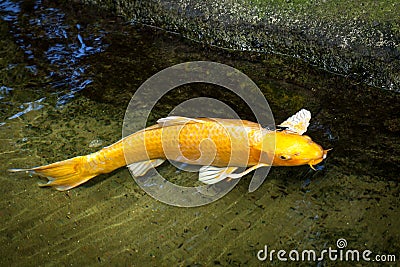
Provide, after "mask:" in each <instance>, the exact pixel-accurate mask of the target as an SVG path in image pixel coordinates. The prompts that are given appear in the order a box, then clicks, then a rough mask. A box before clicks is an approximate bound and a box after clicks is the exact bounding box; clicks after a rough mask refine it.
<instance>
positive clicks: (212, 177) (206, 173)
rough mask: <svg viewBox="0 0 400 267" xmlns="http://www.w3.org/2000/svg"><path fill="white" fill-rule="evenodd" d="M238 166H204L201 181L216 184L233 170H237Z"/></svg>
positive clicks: (200, 176)
mask: <svg viewBox="0 0 400 267" xmlns="http://www.w3.org/2000/svg"><path fill="white" fill-rule="evenodd" d="M237 168H238V167H224V168H220V167H214V166H203V167H201V168H200V172H199V181H201V182H203V183H205V184H216V183H218V182H219V181H222V180H224V179H225V178H227V177H228V175H230V174H232V172H234V171H236V169H237Z"/></svg>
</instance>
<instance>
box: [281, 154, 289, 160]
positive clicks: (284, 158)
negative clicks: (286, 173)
mask: <svg viewBox="0 0 400 267" xmlns="http://www.w3.org/2000/svg"><path fill="white" fill-rule="evenodd" d="M280 158H281V159H283V160H287V159H290V157H289V156H284V155H281V156H280Z"/></svg>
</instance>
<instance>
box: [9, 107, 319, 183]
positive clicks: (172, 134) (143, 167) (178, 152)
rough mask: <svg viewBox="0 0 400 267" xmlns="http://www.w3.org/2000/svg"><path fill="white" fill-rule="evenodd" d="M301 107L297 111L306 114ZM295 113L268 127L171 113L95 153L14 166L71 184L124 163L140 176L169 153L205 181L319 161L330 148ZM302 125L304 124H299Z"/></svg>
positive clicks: (167, 157)
mask: <svg viewBox="0 0 400 267" xmlns="http://www.w3.org/2000/svg"><path fill="white" fill-rule="evenodd" d="M302 111H303V113H304V112H305V110H302ZM302 111H300V112H299V113H298V114H300V115H303V116H304V114H303V113H301V112H302ZM296 115H297V114H296ZM296 115H294V116H292V117H291V118H289V119H288V121H285V122H284V123H283V124H282V127H285V130H283V131H269V130H266V129H263V128H262V127H261V125H259V124H257V123H253V122H249V121H244V120H236V119H210V118H199V119H191V118H185V117H168V118H163V119H160V120H159V121H158V124H156V125H154V126H151V127H148V128H146V129H144V130H141V131H139V132H136V133H133V134H131V135H129V136H127V137H125V138H123V139H122V140H120V141H118V142H117V143H114V144H112V145H110V146H108V147H105V148H103V149H101V150H99V151H97V152H95V153H92V154H89V155H86V156H78V157H75V158H72V159H67V160H64V161H60V162H56V163H53V164H49V165H45V166H41V167H36V168H32V169H14V170H11V171H14V172H16V171H28V172H31V173H34V174H38V175H40V176H44V177H46V178H47V179H48V180H49V181H48V182H47V183H46V184H42V186H53V187H55V188H56V189H58V190H68V189H70V188H73V187H76V186H78V185H80V184H82V183H84V182H86V181H87V180H89V179H91V178H93V177H95V176H97V175H99V174H103V173H109V172H111V171H113V170H115V169H117V168H120V167H122V166H125V165H129V168H130V170H131V172H132V174H133V175H135V176H142V175H144V174H146V173H147V171H148V170H149V169H151V168H153V167H156V166H158V165H160V164H162V163H163V162H164V161H165V160H166V159H168V160H174V161H177V162H182V163H187V164H194V165H202V166H204V167H202V168H201V169H200V174H199V180H200V181H202V182H204V183H207V184H212V183H215V182H218V181H220V180H223V179H225V178H239V177H241V176H243V175H244V174H247V173H248V172H250V171H251V170H254V169H256V168H259V167H263V166H268V165H271V163H272V165H275V166H296V165H303V164H309V165H310V166H312V165H315V164H318V163H319V162H321V161H322V160H323V159H324V158H325V156H326V150H323V149H322V147H321V146H319V145H318V144H316V143H314V142H313V141H312V140H311V138H310V137H308V136H304V135H302V131H305V130H306V128H307V126H308V120H309V118H308V115H307V116H306V117H307V118H306V119H305V120H307V121H306V123H305V125H303V126H301V125H300V124H301V123H304V119H301V118H300V123H299V122H297V121H296V120H295V119H298V117H299V115H297V116H296ZM300 117H301V116H300ZM293 118H294V119H293ZM290 119H292V120H291V121H290ZM285 123H286V124H285ZM299 125H300V130H299V129H296V127H297V126H299ZM304 128H305V129H304ZM299 133H300V134H299ZM274 152H275V153H274ZM238 167H251V168H249V169H248V170H247V171H245V172H243V173H241V174H237V173H234V171H236V169H237V168H238Z"/></svg>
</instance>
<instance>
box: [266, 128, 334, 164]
mask: <svg viewBox="0 0 400 267" xmlns="http://www.w3.org/2000/svg"><path fill="white" fill-rule="evenodd" d="M274 138H275V153H274V157H273V161H272V165H274V166H299V165H306V164H307V165H309V166H310V167H311V168H312V169H314V167H313V165H316V164H318V163H320V162H321V161H323V160H324V159H325V158H326V155H327V152H328V150H324V149H323V148H322V147H321V146H320V145H319V144H317V143H315V142H314V141H312V139H311V138H310V137H309V136H307V135H299V134H297V133H292V132H290V131H281V132H275V134H274ZM314 170H315V169H314Z"/></svg>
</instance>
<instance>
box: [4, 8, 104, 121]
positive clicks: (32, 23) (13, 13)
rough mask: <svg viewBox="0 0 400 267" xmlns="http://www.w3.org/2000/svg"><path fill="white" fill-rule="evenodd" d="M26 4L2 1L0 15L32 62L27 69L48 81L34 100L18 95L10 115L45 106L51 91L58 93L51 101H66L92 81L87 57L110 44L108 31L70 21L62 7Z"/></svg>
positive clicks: (62, 102)
mask: <svg viewBox="0 0 400 267" xmlns="http://www.w3.org/2000/svg"><path fill="white" fill-rule="evenodd" d="M24 4H25V3H22V2H14V1H3V2H2V3H1V4H0V17H1V19H2V20H3V21H5V22H7V24H8V26H9V34H12V36H13V38H15V43H16V44H17V45H18V46H19V48H20V49H22V51H23V52H24V54H25V57H26V59H27V60H26V61H27V62H29V63H31V64H29V66H25V67H26V69H27V70H28V72H30V73H31V74H33V75H38V74H39V75H44V76H45V80H46V83H45V84H43V85H44V86H43V87H41V88H36V89H35V91H36V92H37V94H36V97H35V98H36V99H35V100H32V99H23V100H22V101H21V100H20V99H18V100H19V101H21V102H19V103H18V100H17V101H15V99H13V103H14V104H15V103H16V105H15V106H16V107H17V112H16V113H15V114H14V115H13V116H11V117H8V119H15V118H18V117H20V116H22V115H23V114H26V113H28V112H30V111H32V110H38V109H40V108H42V107H43V103H44V101H48V99H50V98H49V97H48V96H49V94H50V93H51V94H53V95H55V96H56V100H55V103H49V104H51V105H55V106H56V107H61V106H63V105H65V104H66V103H67V102H69V101H70V100H71V99H72V98H74V97H75V94H76V93H77V92H79V91H81V90H83V89H85V88H86V86H87V85H88V84H90V83H91V82H92V78H91V77H90V76H89V75H87V74H86V71H87V69H88V67H90V65H89V64H87V63H84V58H85V57H87V56H90V55H93V54H96V53H100V52H102V51H104V49H105V48H106V47H107V44H104V43H103V41H102V40H103V37H104V36H105V35H106V34H107V33H106V32H105V31H103V30H101V29H96V27H95V25H92V24H86V25H84V26H83V25H81V24H80V23H77V22H76V21H69V20H68V18H67V17H66V15H65V14H64V13H63V12H62V11H61V10H60V9H58V8H53V7H44V6H43V5H42V2H41V1H36V2H34V4H33V6H31V7H29V8H25V9H26V10H25V9H24V7H23V6H22V5H24ZM89 32H90V33H89ZM21 64H26V63H21ZM38 69H39V70H40V73H39V71H38ZM3 87H6V88H9V90H12V89H13V88H12V85H11V84H3ZM22 87H24V86H22ZM21 89H24V88H21ZM3 98H4V97H2V98H0V100H2V99H3ZM38 103H41V104H38ZM3 124H4V123H3Z"/></svg>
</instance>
